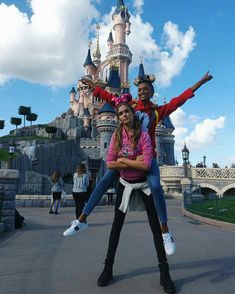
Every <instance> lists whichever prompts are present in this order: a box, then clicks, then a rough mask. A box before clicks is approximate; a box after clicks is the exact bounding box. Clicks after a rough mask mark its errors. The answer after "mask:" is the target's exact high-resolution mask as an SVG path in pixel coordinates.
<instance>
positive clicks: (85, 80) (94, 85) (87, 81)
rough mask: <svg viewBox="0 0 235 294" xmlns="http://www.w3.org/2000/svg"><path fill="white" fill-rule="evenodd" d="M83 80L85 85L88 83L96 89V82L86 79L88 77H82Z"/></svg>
mask: <svg viewBox="0 0 235 294" xmlns="http://www.w3.org/2000/svg"><path fill="white" fill-rule="evenodd" d="M81 82H82V83H83V84H84V85H87V86H89V87H91V88H92V90H95V87H96V84H94V83H93V82H92V81H91V80H89V79H86V78H82V79H81Z"/></svg>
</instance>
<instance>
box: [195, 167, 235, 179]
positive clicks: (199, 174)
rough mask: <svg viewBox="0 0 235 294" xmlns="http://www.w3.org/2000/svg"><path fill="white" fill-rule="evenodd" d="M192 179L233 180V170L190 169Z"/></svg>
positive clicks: (234, 175) (234, 174) (234, 177)
mask: <svg viewBox="0 0 235 294" xmlns="http://www.w3.org/2000/svg"><path fill="white" fill-rule="evenodd" d="M191 173H192V178H193V179H207V180H216V179H222V180H228V181H234V180H235V168H194V167H193V168H191Z"/></svg>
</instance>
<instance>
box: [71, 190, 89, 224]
mask: <svg viewBox="0 0 235 294" xmlns="http://www.w3.org/2000/svg"><path fill="white" fill-rule="evenodd" d="M87 196H88V193H87V192H78V193H77V192H73V199H74V202H75V206H76V208H75V213H76V218H77V219H78V218H79V216H80V214H81V213H82V211H83V208H84V206H85V203H86V201H87Z"/></svg>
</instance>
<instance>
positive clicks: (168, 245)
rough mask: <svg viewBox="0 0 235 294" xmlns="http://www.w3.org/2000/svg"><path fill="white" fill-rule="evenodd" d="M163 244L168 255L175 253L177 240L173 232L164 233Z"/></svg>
mask: <svg viewBox="0 0 235 294" xmlns="http://www.w3.org/2000/svg"><path fill="white" fill-rule="evenodd" d="M162 238H163V244H164V248H165V251H166V254H167V255H173V254H174V253H175V250H176V246H175V242H174V239H173V237H172V234H171V232H168V233H165V234H162Z"/></svg>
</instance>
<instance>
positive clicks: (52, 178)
mask: <svg viewBox="0 0 235 294" xmlns="http://www.w3.org/2000/svg"><path fill="white" fill-rule="evenodd" d="M60 177H61V173H60V172H59V171H55V172H54V173H53V175H52V176H51V181H52V182H53V183H56V182H57V181H58V180H59V178H60Z"/></svg>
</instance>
